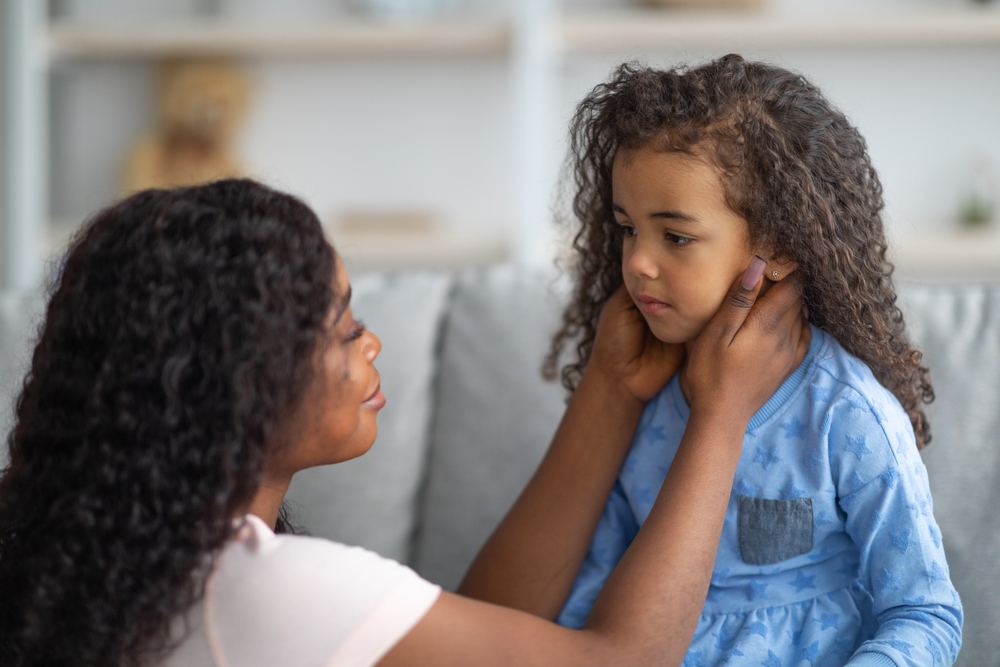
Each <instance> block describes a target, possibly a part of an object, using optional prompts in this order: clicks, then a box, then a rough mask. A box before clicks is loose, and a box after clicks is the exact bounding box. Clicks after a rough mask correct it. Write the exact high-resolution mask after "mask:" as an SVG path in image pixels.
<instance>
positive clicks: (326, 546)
mask: <svg viewBox="0 0 1000 667" xmlns="http://www.w3.org/2000/svg"><path fill="white" fill-rule="evenodd" d="M440 593H441V589H440V587H438V586H435V585H434V584H431V583H429V582H427V581H425V580H423V579H421V578H420V577H419V576H418V575H417V574H416V573H415V572H414V571H413V570H411V569H410V568H408V567H406V566H404V565H400V564H399V563H397V562H395V561H391V560H388V559H386V558H382V557H381V556H378V555H376V554H374V553H372V552H370V551H367V550H365V549H362V548H360V547H349V546H345V545H343V544H337V543H336V542H331V541H329V540H324V539H318V538H313V537H300V536H292V535H275V534H274V532H272V531H271V529H270V528H268V527H267V525H266V524H265V523H264V522H263V521H261V520H260V519H258V518H257V517H256V516H253V515H251V514H248V515H247V516H246V518H245V519H244V521H243V525H242V526H241V527H240V529H239V530H238V532H237V534H236V536H235V538H234V539H233V540H232V541H231V542H230V543H229V544H228V545H226V547H225V548H224V549H223V551H222V552H221V554H220V556H219V558H218V559H217V561H216V564H215V569H214V570H213V572H212V574H211V576H210V577H209V579H208V584H207V587H206V590H205V595H204V597H203V599H202V600H201V601H200V602H199V603H198V604H197V605H196V607H195V608H194V609H192V611H191V613H190V614H189V615H188V617H187V620H188V623H189V624H190V631H189V632H188V634H187V635H186V636H185V638H184V639H183V641H182V643H181V644H180V646H179V647H178V648H177V650H175V651H174V652H173V653H172V654H171V655H170V656H169V657H168V659H167V660H166V662H165V663H164V665H165V667H181V666H183V667H201V666H203V665H213V666H217V667H254V666H257V665H260V666H261V667H263V666H265V665H266V666H267V667H276V666H279V665H280V666H282V667H299V666H302V667H305V666H306V665H308V666H315V667H320V666H329V667H332V666H334V665H337V666H340V665H351V666H354V665H373V664H375V663H376V662H378V660H379V659H380V658H381V657H382V656H384V655H385V654H386V653H387V652H388V651H389V649H391V648H392V647H393V646H394V645H395V644H396V643H397V642H398V641H399V640H400V639H402V637H403V636H404V635H405V634H406V633H407V632H409V630H410V629H411V628H413V626H414V625H416V623H417V622H418V621H419V620H420V619H421V618H423V616H424V614H426V613H427V611H428V610H429V609H430V608H431V606H432V605H433V604H434V602H435V600H437V598H438V595H439V594H440ZM181 625H182V624H181V623H178V625H177V629H178V631H180V629H181V628H180V626H181Z"/></svg>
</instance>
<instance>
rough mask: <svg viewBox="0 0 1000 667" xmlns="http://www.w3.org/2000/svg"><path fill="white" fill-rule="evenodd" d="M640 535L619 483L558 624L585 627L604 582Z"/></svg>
mask: <svg viewBox="0 0 1000 667" xmlns="http://www.w3.org/2000/svg"><path fill="white" fill-rule="evenodd" d="M638 532H639V525H638V523H637V521H636V519H635V516H634V515H633V513H632V508H631V507H630V506H629V504H628V500H627V499H626V498H625V492H624V489H623V488H622V486H621V482H620V481H616V482H615V486H614V488H612V489H611V494H610V495H609V496H608V502H607V505H605V507H604V513H603V514H602V515H601V520H600V521H599V522H598V524H597V528H596V530H595V531H594V537H593V539H592V540H591V542H590V548H589V549H588V550H587V556H586V558H584V561H583V563H582V564H581V565H580V572H579V573H578V574H577V575H576V581H574V582H573V590H572V591H570V595H569V599H567V600H566V604H565V605H564V606H563V609H562V611H561V612H559V617H558V619H557V622H558V623H559V624H560V625H563V626H566V627H569V628H582V627H583V626H584V624H585V623H586V622H587V617H588V616H590V610H591V608H592V607H593V606H594V602H596V601H597V596H598V595H599V594H600V592H601V589H602V588H603V587H604V582H605V581H607V579H608V577H609V576H611V573H612V572H613V571H614V569H615V566H616V565H617V564H618V561H619V560H621V557H622V555H624V553H625V550H626V549H628V546H629V545H630V544H631V543H632V540H633V539H635V536H636V534H637V533H638Z"/></svg>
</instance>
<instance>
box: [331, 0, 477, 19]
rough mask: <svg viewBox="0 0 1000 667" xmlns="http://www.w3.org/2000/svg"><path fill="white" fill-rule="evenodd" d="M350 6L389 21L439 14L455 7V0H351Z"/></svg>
mask: <svg viewBox="0 0 1000 667" xmlns="http://www.w3.org/2000/svg"><path fill="white" fill-rule="evenodd" d="M350 4H351V7H352V8H353V9H354V10H355V11H357V12H358V13H359V14H363V15H365V16H369V17H371V18H376V19H385V20H390V21H409V20H413V19H424V18H432V17H435V16H441V15H442V14H445V13H447V12H450V11H452V10H454V9H455V7H456V5H457V4H458V3H457V2H456V0H351V1H350Z"/></svg>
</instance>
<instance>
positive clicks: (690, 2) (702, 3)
mask: <svg viewBox="0 0 1000 667" xmlns="http://www.w3.org/2000/svg"><path fill="white" fill-rule="evenodd" d="M638 2H639V4H640V5H642V6H644V7H654V8H656V9H762V8H763V7H764V6H765V5H766V4H767V0H638Z"/></svg>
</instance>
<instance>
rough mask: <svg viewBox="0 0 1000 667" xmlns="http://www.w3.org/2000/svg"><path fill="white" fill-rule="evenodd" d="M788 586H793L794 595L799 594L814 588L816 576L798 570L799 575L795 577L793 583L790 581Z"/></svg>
mask: <svg viewBox="0 0 1000 667" xmlns="http://www.w3.org/2000/svg"><path fill="white" fill-rule="evenodd" d="M788 585H789V586H795V592H796V593H801V592H802V591H804V590H805V589H807V588H816V575H813V574H806V573H805V572H803V571H802V570H799V574H798V576H796V577H795V581H790V582H789V583H788Z"/></svg>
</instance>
